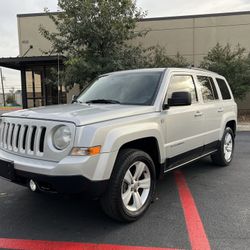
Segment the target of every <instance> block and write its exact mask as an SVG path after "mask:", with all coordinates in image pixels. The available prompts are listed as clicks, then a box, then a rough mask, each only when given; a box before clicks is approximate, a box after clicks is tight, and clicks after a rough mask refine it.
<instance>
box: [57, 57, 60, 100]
mask: <svg viewBox="0 0 250 250" xmlns="http://www.w3.org/2000/svg"><path fill="white" fill-rule="evenodd" d="M57 81H58V83H57V84H58V86H57V91H58V100H57V102H58V104H60V55H59V53H58V64H57Z"/></svg>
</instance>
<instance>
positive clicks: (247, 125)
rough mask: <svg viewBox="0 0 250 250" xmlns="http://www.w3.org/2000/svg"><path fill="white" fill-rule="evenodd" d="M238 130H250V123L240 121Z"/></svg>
mask: <svg viewBox="0 0 250 250" xmlns="http://www.w3.org/2000/svg"><path fill="white" fill-rule="evenodd" d="M237 131H250V123H238V126H237Z"/></svg>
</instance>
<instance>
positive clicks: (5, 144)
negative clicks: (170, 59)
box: [3, 122, 8, 148]
mask: <svg viewBox="0 0 250 250" xmlns="http://www.w3.org/2000/svg"><path fill="white" fill-rule="evenodd" d="M4 125H5V126H4V135H3V146H4V148H7V135H8V124H7V123H6V122H5V123H4Z"/></svg>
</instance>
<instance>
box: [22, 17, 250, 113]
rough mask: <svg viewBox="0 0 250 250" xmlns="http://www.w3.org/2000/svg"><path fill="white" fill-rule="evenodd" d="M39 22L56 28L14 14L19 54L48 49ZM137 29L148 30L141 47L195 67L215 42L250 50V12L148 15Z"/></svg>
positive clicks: (245, 103) (243, 104) (248, 105)
mask: <svg viewBox="0 0 250 250" xmlns="http://www.w3.org/2000/svg"><path fill="white" fill-rule="evenodd" d="M54 14H56V13H54ZM41 25H42V26H44V27H46V28H47V29H48V30H50V31H56V29H55V26H54V24H53V22H52V21H51V20H50V18H49V17H48V15H47V14H27V15H18V30H19V46H20V55H23V54H24V53H25V52H26V51H27V50H28V49H29V47H30V45H32V46H33V49H31V50H30V51H29V53H28V54H27V56H40V55H43V52H44V51H49V50H50V46H51V44H50V43H49V42H48V41H47V40H46V39H45V38H43V37H42V35H41V34H40V32H39V27H40V26H41ZM137 29H138V30H149V33H148V35H147V36H146V37H145V38H140V39H138V41H137V42H141V43H142V44H143V45H144V46H145V47H149V46H152V45H157V44H159V45H161V46H164V47H166V49H167V53H168V55H169V56H175V55H176V54H177V53H180V54H181V55H182V56H184V57H186V58H187V60H188V61H189V62H190V64H194V65H195V66H198V65H199V64H200V62H201V61H202V59H203V57H204V56H205V55H206V54H207V53H208V51H209V50H210V49H211V48H212V47H214V46H215V45H216V43H220V44H222V45H226V44H227V43H229V44H231V45H232V46H235V45H238V44H240V45H241V46H243V47H245V48H246V49H247V51H250V12H240V13H227V14H211V15H196V16H185V17H166V18H148V19H145V20H144V21H141V22H139V23H138V25H137ZM249 84H250V83H249ZM239 104H240V108H241V109H248V110H250V96H249V98H248V99H246V101H243V102H239Z"/></svg>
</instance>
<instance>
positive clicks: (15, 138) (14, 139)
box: [12, 124, 20, 152]
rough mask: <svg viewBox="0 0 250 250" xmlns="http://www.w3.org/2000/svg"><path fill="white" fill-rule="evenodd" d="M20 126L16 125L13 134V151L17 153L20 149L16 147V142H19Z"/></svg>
mask: <svg viewBox="0 0 250 250" xmlns="http://www.w3.org/2000/svg"><path fill="white" fill-rule="evenodd" d="M19 126H20V125H19V124H16V125H15V128H14V132H13V138H12V149H13V150H14V151H15V152H17V151H18V148H17V147H16V141H17V132H18V129H19Z"/></svg>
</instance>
